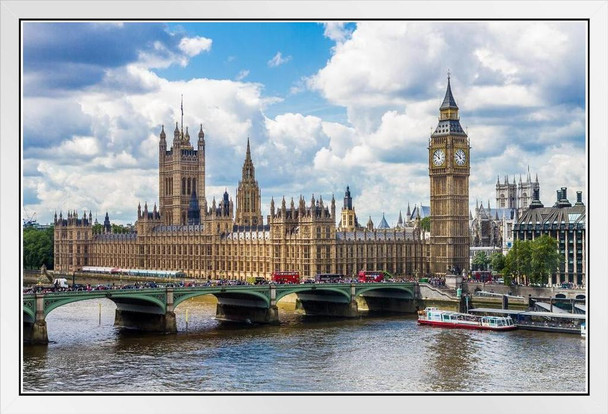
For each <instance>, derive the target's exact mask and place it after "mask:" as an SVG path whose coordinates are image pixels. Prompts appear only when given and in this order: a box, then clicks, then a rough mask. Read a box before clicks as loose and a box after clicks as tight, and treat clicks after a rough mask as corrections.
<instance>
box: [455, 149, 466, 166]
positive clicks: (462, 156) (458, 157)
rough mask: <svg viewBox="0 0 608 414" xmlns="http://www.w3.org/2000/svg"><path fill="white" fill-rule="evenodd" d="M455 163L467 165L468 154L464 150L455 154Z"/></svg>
mask: <svg viewBox="0 0 608 414" xmlns="http://www.w3.org/2000/svg"><path fill="white" fill-rule="evenodd" d="M454 161H456V164H457V165H465V164H466V162H467V154H466V153H465V152H464V150H463V149H459V150H457V151H456V153H454Z"/></svg>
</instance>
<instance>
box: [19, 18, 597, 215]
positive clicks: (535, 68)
mask: <svg viewBox="0 0 608 414" xmlns="http://www.w3.org/2000/svg"><path fill="white" fill-rule="evenodd" d="M585 42H586V25H585V24H584V23H582V22H551V21H542V22H539V21H521V22H506V21H493V22H423V21H418V22H416V21H391V22H389V21H384V22H373V21H365V22H348V23H344V22H282V23H276V22H206V23H194V22H167V23H165V22H138V23H127V22H125V23H120V22H95V23H86V22H82V23H73V22H63V23H60V22H57V23H49V22H25V23H24V26H23V67H22V81H23V99H22V105H23V106H22V113H23V125H22V131H23V180H22V185H23V200H24V210H25V212H26V214H28V215H29V214H32V213H33V212H36V215H37V218H38V220H39V221H40V222H42V223H47V222H50V221H52V215H53V213H54V212H55V211H57V212H59V211H63V212H64V214H65V212H66V211H67V210H74V209H76V210H78V211H79V212H80V213H81V212H82V211H83V210H87V211H89V210H91V211H92V212H93V214H94V215H97V217H98V218H100V219H101V218H102V217H103V216H104V215H105V212H106V211H107V212H108V213H109V214H110V217H111V219H112V220H113V221H116V222H119V223H127V222H133V221H134V220H135V217H136V211H137V205H138V203H140V202H141V203H142V204H143V203H144V202H148V204H153V203H154V202H157V201H158V135H159V133H160V128H161V125H165V127H166V128H168V133H167V136H168V137H171V136H172V135H171V133H170V131H172V129H173V128H174V126H173V125H174V123H175V122H176V121H178V120H179V117H180V96H181V95H182V94H183V96H184V124H185V126H188V127H189V128H190V129H191V130H193V131H198V128H199V125H200V124H201V123H202V124H203V126H204V129H205V134H206V145H207V147H206V149H207V177H206V185H207V193H206V196H207V199H208V201H209V202H211V200H212V198H213V197H215V198H216V199H217V198H219V197H220V196H221V194H222V193H223V192H224V190H225V189H227V190H228V192H229V194H230V195H231V197H232V198H233V199H236V196H235V192H236V187H237V185H238V180H239V179H240V174H241V167H242V164H243V160H244V157H245V146H246V142H247V138H248V137H249V138H250V140H251V146H252V158H253V162H254V165H255V167H256V178H257V179H258V182H259V184H260V187H261V190H262V205H263V215H264V216H266V215H267V214H268V210H269V203H270V198H271V197H274V199H275V200H277V199H280V198H282V197H283V196H285V198H286V199H287V200H288V201H289V199H290V198H291V197H294V198H297V197H299V196H300V195H303V196H304V197H305V198H306V199H310V197H311V195H312V194H314V195H315V197H318V196H322V197H323V198H324V199H326V200H328V199H330V198H331V196H332V194H333V195H335V197H336V200H337V201H338V205H339V206H340V201H341V200H342V197H343V195H344V190H345V188H346V186H347V185H349V186H350V188H351V192H352V194H353V197H354V205H355V208H356V210H357V213H358V216H359V220H360V222H364V223H365V222H367V218H368V217H369V216H371V217H372V220H373V221H374V222H375V223H376V224H377V223H379V222H380V220H381V218H382V213H385V214H386V218H387V221H388V222H389V224H391V225H394V224H395V222H396V220H397V217H398V215H399V211H400V210H401V211H403V212H405V210H406V209H407V205H408V203H409V204H410V206H412V207H413V205H414V204H420V203H422V204H424V205H428V204H429V180H428V171H427V156H428V155H427V148H426V147H427V144H428V139H429V135H430V130H431V128H432V127H435V126H436V124H437V116H438V113H439V106H440V105H441V101H442V100H443V96H444V94H445V88H446V82H447V79H446V75H447V71H448V69H449V70H450V71H451V73H452V75H451V79H452V91H453V93H454V96H455V98H456V101H457V103H458V105H459V107H460V117H461V123H462V125H463V127H466V128H468V132H469V138H470V140H471V147H472V150H471V159H472V168H471V179H470V204H471V207H472V208H474V206H475V204H476V201H477V200H479V201H480V202H483V204H484V206H486V205H487V203H488V200H490V203H491V206H492V207H494V206H495V185H496V180H497V176H500V177H501V181H502V180H503V179H504V177H505V176H508V177H509V180H511V181H512V180H513V179H514V178H516V179H517V180H519V177H520V175H521V176H522V178H523V179H526V174H527V171H528V167H529V169H530V172H531V174H532V177H533V178H534V177H535V176H536V175H538V178H539V181H540V185H541V201H543V203H544V204H545V205H552V204H553V202H554V198H555V190H557V189H559V188H560V187H563V186H565V187H568V192H569V195H570V198H571V199H572V198H574V197H573V195H574V194H575V191H577V190H582V191H584V194H583V198H584V199H585V200H586V198H587V194H586V163H587V157H586V154H585V145H586V137H585V124H586V109H585V76H586V73H587V71H586V57H585V50H586V43H585ZM191 135H192V136H195V135H196V133H195V132H194V133H191ZM170 143H171V139H169V144H170Z"/></svg>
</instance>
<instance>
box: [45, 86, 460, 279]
mask: <svg viewBox="0 0 608 414" xmlns="http://www.w3.org/2000/svg"><path fill="white" fill-rule="evenodd" d="M159 138H160V139H159V206H158V208H157V206H156V204H155V205H154V207H153V208H152V209H150V208H149V207H148V205H147V203H146V204H144V207H143V208H142V207H141V206H138V209H137V222H136V224H135V231H134V232H131V233H127V234H113V233H112V231H111V226H110V223H109V217H108V215H107V214H106V221H105V222H104V226H103V231H102V232H101V233H100V234H93V223H92V221H91V213H90V212H89V215H88V218H87V216H86V214H84V216H83V217H82V218H79V217H78V213H76V212H69V213H68V216H67V218H64V217H63V215H62V214H61V213H60V215H59V217H55V269H56V270H58V271H65V272H72V271H77V270H80V269H82V267H83V266H103V267H117V268H122V269H154V270H182V271H184V272H185V273H186V274H188V275H189V276H192V277H199V278H239V279H244V278H247V277H252V276H265V277H270V275H271V273H272V272H273V271H285V270H289V271H299V272H300V274H301V275H302V276H303V277H313V276H314V275H315V274H317V273H342V274H345V275H347V276H352V275H355V274H356V273H357V272H358V271H359V270H362V269H365V270H386V271H389V272H391V273H393V274H395V275H401V276H408V275H411V276H417V275H424V274H428V273H429V272H434V273H445V272H446V269H448V268H450V267H452V268H458V269H467V268H468V258H469V238H470V236H469V228H468V194H469V185H468V184H469V168H470V167H469V152H470V151H469V150H470V147H469V141H468V138H467V135H466V134H465V133H464V131H463V130H462V128H461V127H460V123H459V118H458V107H457V106H456V103H455V101H454V98H453V97H452V92H451V89H450V84H449V78H448V87H447V91H446V96H445V99H444V102H443V104H442V106H441V108H440V121H439V125H438V127H437V130H436V131H435V133H433V135H432V136H431V141H430V146H429V163H430V173H429V175H430V179H431V226H432V227H431V240H430V243H429V240H428V239H426V238H424V237H423V236H422V234H421V230H420V226H419V219H418V220H416V221H415V222H414V223H408V224H406V225H403V226H401V225H400V226H397V227H395V228H392V229H391V228H384V229H375V228H373V225H372V226H371V227H369V228H367V227H366V228H362V227H361V226H359V223H358V222H357V219H356V215H355V213H354V206H353V205H352V200H351V199H350V191H349V189H348V188H347V192H346V194H345V205H344V209H343V210H342V212H341V215H340V216H338V215H337V214H336V206H335V200H334V198H333V196H332V199H331V202H330V203H328V204H327V203H324V202H323V200H322V198H319V199H318V200H315V198H314V197H312V198H311V200H310V202H308V203H307V202H306V201H305V200H304V198H302V197H301V196H300V198H299V199H298V201H297V205H296V203H294V201H293V199H292V200H291V202H290V205H289V206H287V204H286V202H285V198H284V197H283V200H282V202H281V205H280V207H278V208H275V203H274V200H272V201H271V206H270V214H269V215H268V216H267V220H266V224H264V223H263V216H262V212H261V201H260V200H261V195H260V189H259V186H258V182H257V181H256V180H255V169H254V167H253V162H252V160H251V153H250V146H249V142H248V143H247V153H246V156H245V162H244V164H243V169H242V179H241V181H240V182H239V185H238V190H237V194H236V200H237V205H236V214H235V211H234V210H235V209H234V205H233V201H232V200H231V199H230V197H229V195H228V193H227V192H226V193H224V195H223V197H222V199H221V200H220V201H219V203H216V201H215V199H213V201H212V203H211V205H210V206H209V205H208V204H207V200H206V197H205V135H204V133H203V129H202V126H201V128H200V130H199V133H198V142H197V147H196V149H195V148H194V147H193V145H192V144H191V143H190V135H189V133H188V129H187V128H186V130H185V132H184V128H183V121H182V126H181V128H180V127H179V125H178V124H177V123H176V127H175V131H174V134H173V146H172V147H171V148H170V149H167V141H166V135H165V130H164V126H163V127H162V128H161V132H160V137H159ZM441 154H442V155H441ZM436 158H437V161H436ZM340 219H341V220H340ZM337 221H340V222H341V225H340V226H336V222H337ZM431 264H432V266H431Z"/></svg>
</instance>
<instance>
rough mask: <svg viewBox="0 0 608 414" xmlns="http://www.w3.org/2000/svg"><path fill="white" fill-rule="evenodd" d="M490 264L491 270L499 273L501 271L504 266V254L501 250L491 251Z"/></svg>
mask: <svg viewBox="0 0 608 414" xmlns="http://www.w3.org/2000/svg"><path fill="white" fill-rule="evenodd" d="M490 264H491V266H492V270H494V271H496V272H499V273H500V272H502V271H503V269H504V268H505V256H504V255H503V254H502V253H501V252H494V253H492V256H490Z"/></svg>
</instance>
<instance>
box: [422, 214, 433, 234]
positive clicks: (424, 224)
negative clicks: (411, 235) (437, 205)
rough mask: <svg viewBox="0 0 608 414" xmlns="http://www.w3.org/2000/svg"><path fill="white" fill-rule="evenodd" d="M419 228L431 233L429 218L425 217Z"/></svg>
mask: <svg viewBox="0 0 608 414" xmlns="http://www.w3.org/2000/svg"><path fill="white" fill-rule="evenodd" d="M420 227H421V228H422V230H424V231H429V232H430V231H431V218H430V217H425V218H423V219H422V220H420Z"/></svg>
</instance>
